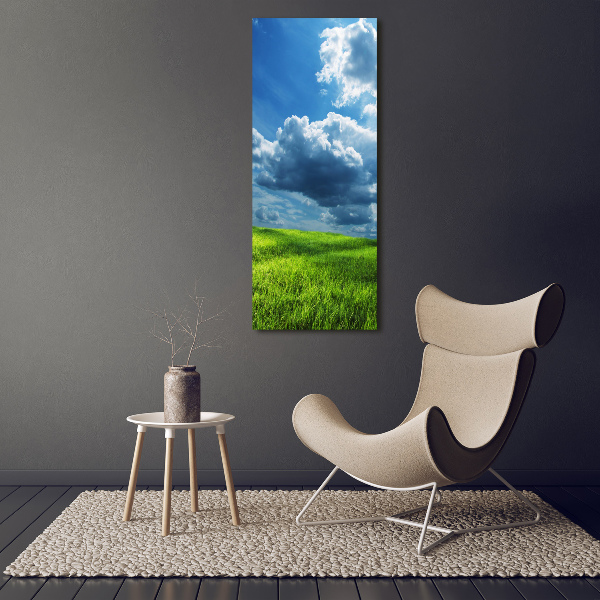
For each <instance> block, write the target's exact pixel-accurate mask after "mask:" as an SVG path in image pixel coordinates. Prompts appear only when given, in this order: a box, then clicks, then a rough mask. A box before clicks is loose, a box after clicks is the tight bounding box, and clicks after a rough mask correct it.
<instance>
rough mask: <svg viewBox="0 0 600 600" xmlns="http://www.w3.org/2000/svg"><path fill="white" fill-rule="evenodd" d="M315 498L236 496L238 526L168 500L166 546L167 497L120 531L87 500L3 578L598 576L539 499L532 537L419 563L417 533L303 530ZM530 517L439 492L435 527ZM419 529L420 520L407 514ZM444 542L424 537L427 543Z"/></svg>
mask: <svg viewBox="0 0 600 600" xmlns="http://www.w3.org/2000/svg"><path fill="white" fill-rule="evenodd" d="M312 493H313V492H310V491H264V490H256V491H254V490H253V491H238V492H237V497H238V504H239V509H240V517H241V520H242V525H241V526H239V527H234V526H233V525H232V524H231V520H230V518H231V516H230V512H229V506H228V504H227V496H226V494H225V492H221V491H201V492H199V505H200V511H199V512H198V513H196V514H192V512H191V510H190V495H189V492H187V491H174V492H173V495H172V517H171V535H169V536H167V537H162V536H161V511H162V492H159V491H139V492H136V494H135V502H134V506H133V516H132V520H131V521H129V522H127V523H124V522H123V521H122V515H123V507H124V505H125V495H126V492H124V491H116V492H115V491H113V492H109V491H90V492H84V493H82V494H81V495H80V496H79V497H78V498H77V499H76V500H75V501H74V502H73V503H72V504H71V505H70V506H69V507H67V509H66V510H65V511H64V512H63V513H62V514H61V515H60V516H59V517H58V518H57V519H56V520H55V521H54V523H52V524H51V525H50V526H49V527H48V528H47V529H46V530H45V531H44V532H43V533H42V534H41V535H40V536H39V537H38V538H37V539H36V540H35V541H34V542H33V543H32V544H31V545H30V546H29V547H28V548H27V549H26V550H25V551H24V552H23V553H22V554H21V555H20V556H19V557H18V558H17V560H15V562H13V563H12V564H11V565H9V566H8V567H7V568H6V571H5V573H6V574H8V575H13V576H17V577H24V576H42V577H47V576H69V577H93V576H99V575H103V576H113V577H124V576H127V577H134V576H141V577H171V576H183V577H190V576H234V577H252V576H271V577H285V576H296V577H298V576H299V577H304V576H311V577H315V576H316V577H362V576H364V577H372V576H385V577H390V576H411V575H412V576H422V577H424V576H426V577H431V576H436V577H464V576H469V577H473V576H499V577H514V576H524V577H536V576H543V577H551V576H557V577H560V576H583V575H586V576H592V577H593V576H596V575H599V574H600V542H599V541H598V540H596V539H595V538H593V537H592V536H590V535H589V534H587V533H586V532H585V531H584V530H583V529H581V528H580V527H578V526H577V525H575V524H574V523H572V522H571V521H569V520H568V519H567V518H566V517H565V516H563V515H562V514H560V513H559V512H558V511H556V510H554V509H553V508H552V507H551V506H549V505H548V504H546V503H545V502H543V501H542V500H541V499H540V498H539V497H538V496H536V495H535V494H533V493H530V492H525V493H526V494H527V496H528V497H529V498H530V499H531V500H532V502H533V503H534V504H536V505H537V506H539V507H540V508H541V510H542V518H541V521H540V523H538V524H537V525H534V526H531V527H522V528H517V529H504V530H496V531H488V532H480V533H471V534H465V535H460V536H456V537H453V538H451V539H450V540H449V541H448V542H445V543H443V544H441V545H439V546H437V547H435V548H434V549H433V550H431V551H430V552H429V553H427V554H426V555H425V556H418V555H417V553H416V545H417V540H418V536H419V533H420V529H418V528H416V527H408V526H404V525H398V524H394V523H390V522H387V521H382V522H377V523H355V524H345V525H319V526H298V525H296V523H295V517H296V515H297V514H298V512H299V511H300V510H301V508H302V507H303V506H304V504H305V503H306V502H307V501H308V499H309V498H310V497H311V495H312ZM428 494H429V493H428V492H420V491H413V492H391V491H379V490H374V491H324V492H323V493H322V494H321V496H320V497H319V498H318V499H317V501H316V502H315V504H313V506H311V508H310V509H309V511H308V512H307V513H306V515H305V517H304V518H307V519H311V520H312V519H336V518H338V519H339V518H355V517H363V516H373V515H391V514H394V513H398V512H401V511H402V510H407V509H409V508H411V507H416V506H419V505H422V504H424V503H425V502H426V501H427V499H428ZM531 517H532V515H531V511H530V509H528V508H527V507H525V506H524V505H523V504H522V503H521V502H519V501H518V500H517V499H516V498H515V496H514V495H513V494H512V493H511V492H508V491H448V492H442V503H441V504H440V505H438V506H436V507H435V508H434V509H433V511H432V524H434V525H440V526H446V527H448V526H451V527H468V526H473V525H474V524H477V525H492V524H495V523H500V522H507V521H509V520H512V521H519V520H526V519H530V518H531ZM409 518H412V519H419V518H421V519H422V518H423V513H422V512H421V513H417V514H415V515H412V516H411V517H409ZM439 535H441V534H438V533H435V532H431V533H428V534H427V537H426V540H425V543H430V542H431V541H433V540H434V539H436V537H437V536H439Z"/></svg>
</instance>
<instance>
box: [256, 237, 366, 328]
mask: <svg viewBox="0 0 600 600" xmlns="http://www.w3.org/2000/svg"><path fill="white" fill-rule="evenodd" d="M252 328H253V329H377V240H370V239H366V238H355V237H348V236H345V235H341V234H338V233H321V232H319V231H299V230H296V229H268V228H265V227H253V228H252Z"/></svg>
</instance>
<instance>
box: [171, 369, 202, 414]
mask: <svg viewBox="0 0 600 600" xmlns="http://www.w3.org/2000/svg"><path fill="white" fill-rule="evenodd" d="M199 420H200V373H198V372H197V371H196V367H195V366H188V365H186V366H174V367H169V370H168V371H167V372H166V373H165V423H196V422H198V421H199Z"/></svg>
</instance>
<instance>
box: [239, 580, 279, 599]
mask: <svg viewBox="0 0 600 600" xmlns="http://www.w3.org/2000/svg"><path fill="white" fill-rule="evenodd" d="M278 595H279V590H278V586H277V579H275V578H269V577H244V578H242V579H240V589H239V591H238V597H237V600H277V598H278Z"/></svg>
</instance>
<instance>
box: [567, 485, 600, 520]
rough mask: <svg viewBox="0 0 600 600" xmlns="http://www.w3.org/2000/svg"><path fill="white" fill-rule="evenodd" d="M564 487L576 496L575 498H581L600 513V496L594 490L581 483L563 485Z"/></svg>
mask: <svg viewBox="0 0 600 600" xmlns="http://www.w3.org/2000/svg"><path fill="white" fill-rule="evenodd" d="M563 489H564V490H565V491H566V492H569V494H571V495H572V496H575V498H579V500H581V501H582V502H585V503H586V504H587V505H588V506H589V507H590V508H592V509H593V510H595V511H596V512H598V513H600V496H599V495H598V494H595V493H594V492H592V490H590V489H588V488H586V487H584V486H580V485H578V486H572V487H571V486H569V487H563Z"/></svg>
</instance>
